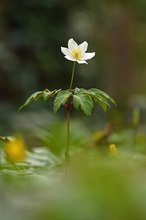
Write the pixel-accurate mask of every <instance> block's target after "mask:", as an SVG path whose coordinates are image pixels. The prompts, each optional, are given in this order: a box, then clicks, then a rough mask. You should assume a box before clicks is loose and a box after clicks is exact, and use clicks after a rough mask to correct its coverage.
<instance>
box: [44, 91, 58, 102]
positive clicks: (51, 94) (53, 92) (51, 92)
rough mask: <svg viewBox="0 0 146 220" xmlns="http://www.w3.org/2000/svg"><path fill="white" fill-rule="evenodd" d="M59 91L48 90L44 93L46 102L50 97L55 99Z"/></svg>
mask: <svg viewBox="0 0 146 220" xmlns="http://www.w3.org/2000/svg"><path fill="white" fill-rule="evenodd" d="M57 91H58V90H56V89H55V90H53V91H49V90H48V89H45V90H44V92H43V98H44V101H47V100H48V99H49V98H50V97H53V96H54V95H55V94H56V92H57Z"/></svg>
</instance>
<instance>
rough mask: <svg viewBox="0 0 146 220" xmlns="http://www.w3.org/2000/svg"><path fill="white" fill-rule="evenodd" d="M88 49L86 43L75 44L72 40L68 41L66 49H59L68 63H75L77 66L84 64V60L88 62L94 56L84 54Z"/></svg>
mask: <svg viewBox="0 0 146 220" xmlns="http://www.w3.org/2000/svg"><path fill="white" fill-rule="evenodd" d="M87 48H88V43H87V42H86V41H84V42H83V43H82V44H79V45H78V44H77V43H76V42H75V41H74V40H73V39H72V38H71V39H70V40H69V41H68V48H66V47H61V51H62V53H63V54H64V55H65V58H66V59H68V60H70V61H74V62H75V61H77V62H78V63H79V64H82V63H86V64H88V63H87V62H86V60H90V59H92V58H93V57H94V56H95V52H93V53H85V52H86V50H87Z"/></svg>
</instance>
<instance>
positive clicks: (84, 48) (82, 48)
mask: <svg viewBox="0 0 146 220" xmlns="http://www.w3.org/2000/svg"><path fill="white" fill-rule="evenodd" d="M79 48H80V49H81V50H82V52H83V53H85V52H86V50H87V48H88V43H87V42H86V41H84V42H83V43H82V44H80V45H79Z"/></svg>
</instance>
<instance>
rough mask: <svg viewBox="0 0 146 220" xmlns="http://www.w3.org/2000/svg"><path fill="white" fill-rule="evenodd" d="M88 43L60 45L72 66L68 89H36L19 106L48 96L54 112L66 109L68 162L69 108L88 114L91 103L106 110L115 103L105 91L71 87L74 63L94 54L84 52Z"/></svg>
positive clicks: (66, 153)
mask: <svg viewBox="0 0 146 220" xmlns="http://www.w3.org/2000/svg"><path fill="white" fill-rule="evenodd" d="M87 47H88V43H87V42H86V41H84V42H83V43H82V44H80V45H78V44H77V43H76V42H75V41H74V40H73V39H70V40H69V41H68V48H65V47H61V51H62V53H63V54H64V55H65V58H66V59H68V60H70V61H73V68H72V74H71V81H70V86H69V89H66V90H62V89H55V90H53V91H50V90H48V89H45V90H44V91H38V92H35V93H33V94H32V95H31V96H30V97H29V98H28V99H27V100H26V102H25V103H24V104H23V105H22V106H21V107H20V108H19V110H21V109H22V108H24V107H26V106H28V105H29V104H30V103H31V102H33V101H37V100H38V99H40V98H43V99H44V101H48V100H49V99H50V98H54V112H55V113H56V112H57V111H58V110H59V108H60V107H61V106H64V107H65V109H66V119H67V143H66V149H65V161H66V163H68V162H69V161H70V155H69V146H70V110H71V108H72V107H74V108H75V109H76V110H78V109H79V108H80V109H81V110H82V112H83V113H84V114H85V115H86V116H90V115H91V113H92V109H93V104H94V103H97V104H99V106H100V107H101V108H102V109H103V110H104V111H106V110H107V107H110V104H114V105H116V103H115V101H114V100H113V98H111V97H110V96H109V95H108V94H106V93H105V92H103V91H101V90H99V89H96V88H91V89H83V88H75V89H73V88H72V85H73V81H74V74H75V64H76V62H77V63H79V64H84V63H85V64H87V62H86V60H88V59H91V58H93V57H94V56H95V52H93V53H86V50H87Z"/></svg>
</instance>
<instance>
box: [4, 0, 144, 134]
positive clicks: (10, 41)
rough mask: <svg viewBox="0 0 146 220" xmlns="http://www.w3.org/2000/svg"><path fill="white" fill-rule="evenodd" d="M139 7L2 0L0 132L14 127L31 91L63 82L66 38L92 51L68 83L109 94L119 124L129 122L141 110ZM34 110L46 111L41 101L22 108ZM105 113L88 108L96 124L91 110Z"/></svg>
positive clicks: (136, 1) (67, 71)
mask: <svg viewBox="0 0 146 220" xmlns="http://www.w3.org/2000/svg"><path fill="white" fill-rule="evenodd" d="M145 11H146V1H145V0H132V1H131V0H126V1H125V0H122V1H120V0H119V1H118V0H113V1H112V0H111V1H107V0H102V1H96V0H85V1H77V0H74V1H71V0H68V1H67V0H64V1H60V0H29V1H26V0H1V1H0V121H1V123H0V132H1V133H2V134H3V135H5V134H6V132H12V131H13V130H15V128H14V127H15V125H16V118H15V117H16V115H17V113H16V111H17V109H18V107H19V106H20V105H21V104H22V103H23V102H24V101H25V99H26V98H27V97H28V96H29V95H30V94H31V93H32V92H34V91H36V90H43V89H45V88H48V89H50V90H51V89H55V88H67V87H68V85H69V81H70V76H71V68H72V62H69V61H67V60H65V59H64V56H63V54H61V51H60V47H61V46H67V41H68V39H69V38H74V39H75V40H76V41H77V42H78V43H81V42H83V41H84V40H86V41H87V42H88V43H89V49H88V51H89V52H90V51H91V52H92V51H95V52H96V57H95V58H94V59H92V60H90V61H89V64H88V65H78V66H77V68H76V75H75V82H74V87H75V86H77V87H85V88H91V87H97V88H99V89H102V90H104V91H106V92H107V93H109V94H110V95H112V96H113V97H114V98H115V100H116V102H117V104H118V110H115V111H116V112H114V113H113V114H114V117H115V118H116V119H115V120H117V123H118V122H119V123H120V122H121V120H125V122H126V123H127V117H129V115H128V112H129V108H133V107H134V106H140V108H142V110H143V109H145V92H146V87H145V80H146V74H145V70H146V62H145V57H146V41H145V39H146V31H145V24H146V13H145ZM40 108H42V109H44V108H45V109H46V110H50V111H52V106H51V104H48V103H47V104H44V103H43V102H41V103H37V104H33V105H32V106H31V107H29V108H28V109H27V110H26V111H31V110H36V109H40ZM125 112H126V116H125ZM21 114H22V113H19V116H20V115H21ZM111 114H112V113H111V111H110V112H109V113H108V114H103V113H101V111H100V110H99V109H98V108H96V109H95V112H94V116H95V117H97V121H98V116H97V115H99V119H102V120H101V121H107V120H111ZM123 115H124V119H123ZM78 116H79V115H78ZM94 116H93V117H94ZM121 118H122V119H121ZM91 120H92V121H94V119H91ZM19 124H20V123H19ZM97 124H98V123H97Z"/></svg>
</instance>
